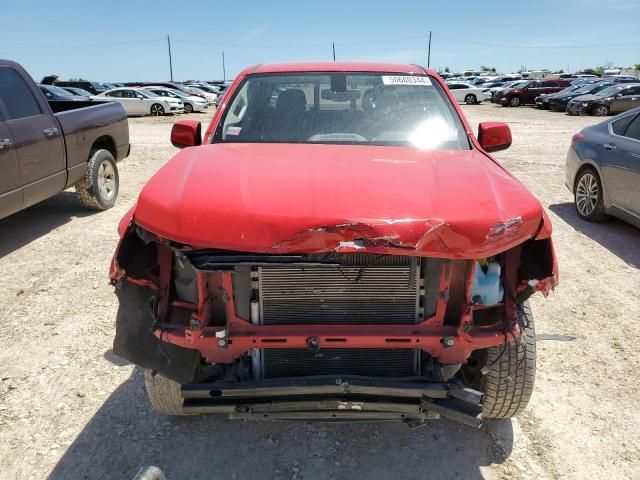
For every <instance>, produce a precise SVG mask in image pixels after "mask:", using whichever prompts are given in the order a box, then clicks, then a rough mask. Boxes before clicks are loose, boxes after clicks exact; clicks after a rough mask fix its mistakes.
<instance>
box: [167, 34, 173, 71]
mask: <svg viewBox="0 0 640 480" xmlns="http://www.w3.org/2000/svg"><path fill="white" fill-rule="evenodd" d="M167 46H168V47H169V74H170V75H171V81H172V82H173V62H172V60H171V39H170V38H169V35H168V34H167Z"/></svg>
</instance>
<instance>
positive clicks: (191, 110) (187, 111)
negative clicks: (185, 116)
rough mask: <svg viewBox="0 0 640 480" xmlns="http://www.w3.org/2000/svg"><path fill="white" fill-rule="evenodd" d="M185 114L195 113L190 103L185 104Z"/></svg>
mask: <svg viewBox="0 0 640 480" xmlns="http://www.w3.org/2000/svg"><path fill="white" fill-rule="evenodd" d="M184 113H193V106H192V105H191V104H190V103H185V104H184Z"/></svg>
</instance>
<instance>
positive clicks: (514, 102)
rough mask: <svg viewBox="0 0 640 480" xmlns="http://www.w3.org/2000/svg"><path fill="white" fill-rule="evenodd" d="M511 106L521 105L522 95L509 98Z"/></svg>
mask: <svg viewBox="0 0 640 480" xmlns="http://www.w3.org/2000/svg"><path fill="white" fill-rule="evenodd" d="M509 106H510V107H519V106H520V97H511V98H510V99H509Z"/></svg>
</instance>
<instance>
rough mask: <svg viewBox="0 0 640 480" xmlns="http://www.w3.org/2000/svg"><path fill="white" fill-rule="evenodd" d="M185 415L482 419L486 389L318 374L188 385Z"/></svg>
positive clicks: (473, 423) (477, 421) (477, 423)
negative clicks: (315, 375) (484, 390)
mask: <svg viewBox="0 0 640 480" xmlns="http://www.w3.org/2000/svg"><path fill="white" fill-rule="evenodd" d="M181 395H182V397H183V399H184V405H183V410H184V413H186V414H200V413H217V414H228V415H229V417H230V418H231V419H255V420H316V421H318V420H319V421H347V420H348V421H367V420H375V421H379V420H403V421H406V422H417V423H418V424H419V423H421V422H423V421H425V420H430V419H438V418H448V419H450V420H454V421H457V422H461V423H464V424H466V425H469V426H472V427H479V426H480V424H481V412H482V407H481V404H482V394H481V393H480V392H478V391H476V390H473V389H470V388H466V387H463V386H461V385H458V384H455V383H449V382H440V383H429V382H425V381H424V379H414V380H412V379H403V380H390V379H386V378H371V377H360V376H346V377H345V376H342V377H335V376H318V377H305V378H280V379H265V380H253V381H245V382H242V383H236V382H212V383H197V384H189V385H184V386H183V387H182V392H181Z"/></svg>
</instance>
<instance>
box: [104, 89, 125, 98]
mask: <svg viewBox="0 0 640 480" xmlns="http://www.w3.org/2000/svg"><path fill="white" fill-rule="evenodd" d="M106 96H107V97H116V98H122V90H114V91H113V92H109V93H107V95H106Z"/></svg>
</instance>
